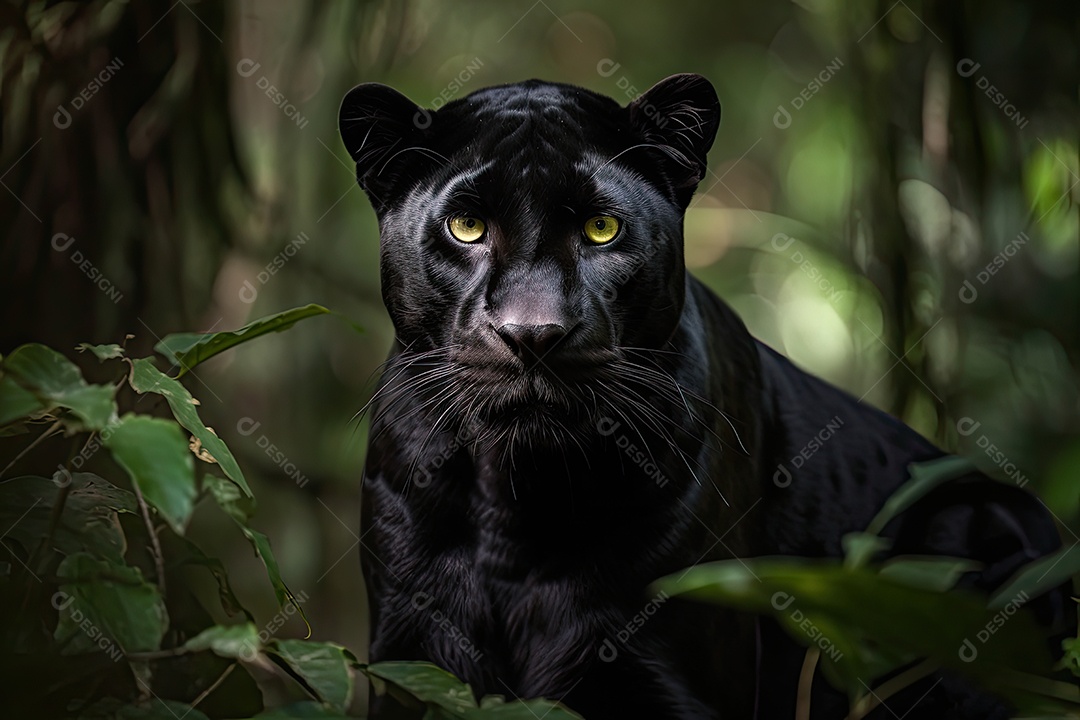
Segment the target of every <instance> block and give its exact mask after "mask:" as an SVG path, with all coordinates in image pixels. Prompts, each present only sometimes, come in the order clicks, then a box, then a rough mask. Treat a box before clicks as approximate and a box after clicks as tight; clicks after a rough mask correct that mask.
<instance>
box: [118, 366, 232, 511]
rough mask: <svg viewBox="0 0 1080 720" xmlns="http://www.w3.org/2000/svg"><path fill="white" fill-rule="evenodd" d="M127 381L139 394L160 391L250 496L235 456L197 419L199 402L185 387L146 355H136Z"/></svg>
mask: <svg viewBox="0 0 1080 720" xmlns="http://www.w3.org/2000/svg"><path fill="white" fill-rule="evenodd" d="M129 382H130V383H131V387H132V388H134V389H135V392H138V393H140V394H141V393H148V392H152V393H157V394H159V395H163V396H164V397H165V400H166V401H168V403H169V408H170V409H171V410H172V414H173V417H175V418H176V421H177V422H179V423H180V424H181V425H183V426H184V428H185V429H186V430H187V431H188V432H190V433H191V434H192V435H194V436H195V438H196V439H198V441H199V443H200V444H201V445H202V449H203V450H206V451H207V452H208V453H209V454H210V455H211V456H212V457H213V458H214V460H216V461H217V464H218V465H220V466H221V469H222V470H223V471H224V472H225V474H226V475H228V476H229V478H230V479H232V480H233V482H235V483H236V484H237V485H239V486H240V488H241V489H242V490H243V491H244V494H245V495H247V496H248V497H252V494H251V488H249V487H248V484H247V481H246V480H245V479H244V473H243V472H241V470H240V466H239V465H238V464H237V462H236V458H235V457H233V454H232V452H231V451H230V450H229V448H228V447H227V446H226V445H225V442H224V441H223V440H222V439H221V438H219V437H218V436H217V435H215V434H214V432H213V431H212V430H210V428H208V427H206V425H204V424H203V422H202V420H200V419H199V412H198V411H197V410H196V409H195V407H196V405H197V404H198V403H197V401H196V400H195V398H193V397H192V396H191V393H189V392H188V390H187V388H185V387H184V386H183V385H181V384H180V383H179V382H178V381H176V380H174V379H173V378H171V377H169V376H168V375H165V374H164V373H162V372H161V371H160V370H158V369H157V368H156V367H154V364H153V363H152V362H151V361H150V360H149V359H147V358H139V359H138V360H135V361H134V362H133V363H132V364H131V377H130V378H129Z"/></svg>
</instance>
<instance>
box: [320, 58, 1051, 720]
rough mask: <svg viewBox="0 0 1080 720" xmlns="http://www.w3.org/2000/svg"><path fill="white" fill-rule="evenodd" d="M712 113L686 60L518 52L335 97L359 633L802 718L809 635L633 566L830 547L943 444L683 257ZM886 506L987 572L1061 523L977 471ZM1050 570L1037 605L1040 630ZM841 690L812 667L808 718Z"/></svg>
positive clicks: (379, 649) (570, 698) (388, 642)
mask: <svg viewBox="0 0 1080 720" xmlns="http://www.w3.org/2000/svg"><path fill="white" fill-rule="evenodd" d="M719 122H720V104H719V101H718V99H717V96H716V93H715V91H714V90H713V88H712V86H711V84H710V83H709V82H708V81H707V80H705V79H704V78H703V77H701V76H698V75H692V74H684V75H676V76H673V77H670V78H667V79H666V80H664V81H662V82H660V83H659V84H657V85H656V86H654V87H653V88H651V89H650V90H649V91H648V92H646V93H645V94H643V95H642V96H641V97H639V98H638V99H637V100H635V101H633V102H631V103H630V104H629V105H628V106H626V107H622V106H620V105H619V104H617V103H616V102H615V101H613V100H611V99H609V98H607V97H604V96H602V95H598V94H596V93H593V92H590V91H588V90H584V89H582V88H578V87H573V86H569V85H562V84H555V83H547V82H540V81H536V80H531V81H528V82H522V83H518V84H513V85H505V86H501V87H492V88H486V89H482V90H479V91H477V92H474V93H472V94H470V95H468V96H466V97H464V98H462V99H460V100H456V101H453V102H450V103H448V104H446V105H445V106H444V107H442V108H441V109H439V110H438V111H428V110H423V109H421V108H419V107H418V106H417V105H415V104H414V103H412V102H411V101H409V100H408V99H407V98H406V97H404V96H403V95H401V94H400V93H398V92H397V91H395V90H393V89H391V88H389V87H387V86H384V85H379V84H364V85H360V86H358V87H356V88H354V89H353V90H352V91H350V92H349V93H348V95H347V96H346V97H345V99H344V102H343V104H342V107H341V113H340V130H341V135H342V138H343V139H344V143H345V146H346V147H347V149H348V151H349V153H350V155H351V156H352V158H353V159H354V160H355V162H356V169H357V178H358V181H359V183H360V185H361V186H362V187H363V188H364V190H365V191H366V192H367V194H368V196H369V198H370V200H371V202H372V204H373V206H374V208H375V210H376V213H377V216H378V221H379V227H380V232H381V280H382V293H383V299H384V301H385V304H386V308H387V310H388V311H389V314H390V318H391V319H392V321H393V325H394V329H395V332H396V339H395V342H394V346H393V349H392V352H391V355H390V359H389V360H388V361H387V363H386V365H385V367H384V368H383V372H382V376H381V381H380V383H379V387H378V390H377V391H376V394H375V396H374V398H373V400H372V402H371V404H370V411H371V418H372V419H371V428H370V441H369V450H368V455H367V460H366V467H365V473H364V481H363V511H362V523H363V528H362V529H363V533H364V534H363V548H362V566H363V570H364V575H365V580H366V583H367V591H368V598H369V604H370V613H371V647H370V659H371V660H372V661H381V660H428V661H431V662H434V663H436V664H438V665H440V666H442V667H444V668H446V669H448V670H450V671H451V672H453V673H455V674H456V675H458V676H459V677H461V678H462V679H464V680H466V681H468V682H469V683H470V684H471V685H472V687H473V689H474V690H475V691H476V692H477V694H478V695H482V694H489V693H497V694H501V695H505V696H508V697H513V696H517V697H523V698H528V697H539V696H542V697H547V698H550V699H554V700H561V701H562V702H563V703H564V704H566V705H567V706H568V707H570V708H572V709H573V710H575V711H577V712H579V713H581V714H582V715H583V716H584V717H585V718H588V719H590V720H592V719H597V718H624V717H630V718H637V717H642V718H645V717H647V718H725V719H727V718H738V719H743V718H753V717H757V718H790V717H794V706H795V693H796V685H797V680H798V675H799V667H800V664H801V662H802V657H803V652H804V651H803V649H802V648H801V647H799V646H798V645H796V644H795V643H794V642H792V641H790V640H788V639H787V638H786V637H785V636H784V634H783V633H782V632H781V631H780V629H779V627H778V626H776V625H774V624H772V623H771V622H766V621H758V620H755V619H754V618H753V617H750V616H747V615H743V614H738V613H734V612H729V611H724V610H718V609H716V608H713V607H711V606H706V605H704V604H697V603H691V602H686V601H680V600H678V599H667V598H665V597H650V596H649V595H648V593H647V592H646V588H647V587H648V585H649V584H650V583H651V582H652V581H653V580H655V579H657V578H659V577H661V576H663V575H665V574H668V573H672V572H675V571H678V570H680V569H682V568H686V567H688V566H691V565H694V564H696V563H701V562H705V561H710V560H719V559H725V558H746V557H753V556H762V555H771V554H785V555H801V556H808V557H824V556H838V555H840V554H841V546H840V538H841V537H842V536H843V535H844V534H845V533H847V532H850V531H854V530H859V529H862V528H863V527H865V526H866V524H867V523H868V522H869V521H870V519H871V518H872V517H873V515H874V513H875V512H876V511H877V510H878V509H879V508H880V506H881V504H882V502H883V500H884V499H885V498H886V497H887V496H888V495H889V494H890V493H891V492H892V491H893V490H895V489H896V488H897V487H898V485H900V484H901V483H902V482H903V481H904V480H906V479H907V473H908V469H907V468H908V465H909V464H910V463H913V462H919V461H925V460H930V459H933V458H937V457H941V456H942V455H943V452H942V451H941V450H939V449H938V448H936V447H934V446H933V445H932V444H931V443H930V442H928V441H927V440H925V439H923V438H922V437H921V436H920V435H919V434H917V433H916V432H915V431H913V430H911V429H910V428H908V427H907V426H905V425H903V424H902V423H901V422H899V421H898V420H896V419H894V418H892V417H890V416H889V415H887V414H885V413H883V412H880V411H878V410H876V409H873V408H871V407H869V406H866V405H863V404H861V403H859V402H858V401H856V400H855V399H854V398H852V397H851V396H849V395H848V394H846V393H844V392H842V391H840V390H838V389H836V388H834V387H832V386H830V385H828V384H826V383H825V382H823V381H821V380H818V379H816V378H814V377H811V376H810V375H808V374H806V373H804V372H802V371H801V370H799V369H798V368H796V367H795V366H794V365H792V364H791V363H790V362H789V361H788V360H786V359H785V358H784V357H782V356H781V355H779V354H778V353H776V352H774V351H773V350H771V349H769V348H768V347H766V346H765V345H763V344H761V343H760V342H758V341H756V340H754V338H752V337H751V336H750V334H749V333H748V332H747V330H746V328H745V327H744V325H743V323H742V322H741V321H740V320H739V318H738V317H736V315H735V314H734V313H733V312H732V311H731V310H730V309H729V308H728V307H727V306H726V305H725V304H724V303H723V302H722V301H721V300H720V299H719V298H717V296H716V295H714V294H713V293H712V292H710V291H709V290H708V289H707V288H706V287H705V286H704V285H702V284H701V283H700V282H699V281H697V280H696V279H694V278H693V277H692V276H691V275H689V274H688V273H687V271H686V268H685V265H684V261H683V247H682V223H683V214H684V212H685V210H686V208H687V205H688V203H689V202H690V199H691V197H692V195H693V193H694V192H695V189H696V187H697V185H698V183H699V181H701V180H702V179H703V178H704V177H705V173H706V153H707V151H708V150H709V148H710V146H711V145H712V142H713V138H714V136H715V134H716V131H717V128H718V126H719ZM829 436H831V437H829ZM813 442H816V443H817V444H818V446H819V447H818V448H817V449H816V451H815V452H813V453H810V452H808V451H806V450H805V448H806V447H808V446H810V444H811V443H813ZM796 456H800V457H802V458H803V460H804V461H800V462H796V463H792V462H791V459H792V458H794V457H796ZM796 465H798V467H797V468H796V467H795V466H796ZM889 534H890V535H891V537H892V538H893V539H894V552H896V553H919V554H925V553H946V554H950V555H961V556H965V557H970V558H974V559H975V560H978V561H980V562H982V563H984V564H985V567H984V570H982V571H981V572H979V573H972V574H970V575H969V576H968V578H967V580H966V581H967V582H968V584H970V585H973V586H975V587H978V588H981V589H984V590H989V589H992V588H993V587H994V586H996V585H997V584H999V583H1000V582H1002V581H1003V580H1004V579H1006V578H1007V577H1008V576H1009V574H1010V573H1011V572H1012V571H1014V570H1015V569H1016V568H1017V567H1019V566H1020V565H1021V564H1023V563H1025V562H1027V561H1030V560H1032V559H1034V558H1036V557H1039V556H1041V555H1043V554H1046V553H1048V552H1051V551H1052V550H1054V549H1055V548H1057V547H1058V545H1059V538H1058V535H1057V532H1056V530H1055V528H1054V526H1053V524H1052V522H1051V521H1050V519H1049V518H1048V517H1047V515H1046V513H1045V511H1044V509H1043V507H1042V506H1041V505H1040V504H1039V503H1038V501H1037V500H1035V499H1034V498H1033V497H1031V496H1029V495H1028V494H1026V493H1024V492H1022V491H1020V490H1018V489H1016V488H1012V487H1005V486H1003V485H998V484H993V483H991V482H990V481H989V480H986V479H983V478H979V477H975V476H972V477H967V478H964V479H963V480H961V481H958V482H957V483H954V484H953V485H949V486H946V487H944V488H942V489H941V490H939V491H936V492H935V493H933V494H931V495H930V496H928V497H927V498H924V499H923V500H922V501H920V502H919V503H918V504H917V505H916V506H915V507H913V508H912V509H910V510H909V511H908V512H907V513H905V515H904V516H903V517H901V518H900V519H898V520H897V521H896V522H894V523H892V524H891V525H890V527H889ZM1066 599H1067V598H1065V596H1064V595H1063V594H1060V593H1059V594H1058V595H1054V596H1047V597H1045V598H1043V599H1042V600H1041V601H1040V603H1039V604H1037V608H1036V609H1037V610H1038V612H1039V613H1040V618H1041V620H1042V621H1043V622H1044V623H1046V624H1047V625H1048V626H1051V627H1055V628H1057V629H1058V630H1060V629H1061V627H1062V626H1064V625H1065V624H1067V623H1068V620H1067V619H1066V616H1067V615H1068V613H1067V612H1066V604H1065V602H1066ZM643 613H645V614H644V615H643ZM628 627H632V628H633V632H629V631H627V630H626V628H628ZM620 631H624V632H623V634H622V635H620V634H619V633H620ZM616 639H618V642H616ZM931 687H933V691H932V692H930V693H929V694H928V695H927V696H926V697H924V698H921V697H920V696H922V695H923V694H924V693H925V691H926V690H928V689H929V688H931ZM916 703H917V709H916V710H915V711H913V713H912V714H911V716H910V717H912V718H997V717H1007V710H1006V708H1004V707H1003V706H1002V705H1001V704H999V703H998V702H997V701H996V700H994V699H993V698H991V697H989V696H986V695H982V694H979V693H977V692H974V691H972V690H970V689H969V688H968V687H967V686H965V685H964V684H963V683H962V682H960V681H959V680H957V679H955V678H951V677H950V678H946V680H945V681H944V682H940V683H936V684H934V685H931V681H930V680H929V679H928V680H927V681H926V682H925V683H923V684H920V685H917V686H915V687H913V688H912V689H911V692H910V693H907V694H901V695H898V696H896V697H894V698H893V699H891V700H890V702H889V703H888V705H889V712H895V713H896V714H897V715H898V716H900V715H903V714H904V713H905V712H906V711H907V710H908V708H910V707H911V706H913V705H916ZM846 709H847V704H846V698H844V697H842V696H841V695H840V694H839V693H838V692H836V691H833V690H832V689H831V688H829V687H827V685H826V684H825V683H824V682H820V683H817V684H816V685H815V691H814V696H813V704H812V710H813V712H814V717H821V718H840V717H843V716H844V715H845V713H846ZM391 710H392V709H391V708H390V707H389V705H379V703H376V706H375V708H374V712H375V713H376V714H377V715H380V714H381V716H390V714H391ZM885 713H886V710H885V709H881V708H879V710H878V711H877V714H876V715H872V717H888V715H887V714H885Z"/></svg>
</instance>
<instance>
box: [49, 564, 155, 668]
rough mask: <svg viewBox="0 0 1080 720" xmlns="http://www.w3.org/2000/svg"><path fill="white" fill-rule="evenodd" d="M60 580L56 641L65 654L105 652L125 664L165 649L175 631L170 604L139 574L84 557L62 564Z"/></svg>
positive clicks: (57, 596)
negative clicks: (131, 656)
mask: <svg viewBox="0 0 1080 720" xmlns="http://www.w3.org/2000/svg"><path fill="white" fill-rule="evenodd" d="M57 575H58V577H59V578H60V588H59V592H57V593H56V594H55V595H54V596H53V598H52V602H53V606H54V607H56V608H57V609H58V610H59V611H60V619H59V621H58V623H57V625H56V631H55V633H54V638H55V639H56V641H57V642H58V643H60V644H61V645H62V646H63V648H62V650H61V652H62V653H63V654H65V655H72V654H79V653H86V652H94V651H104V652H105V653H106V654H107V655H109V656H111V657H113V659H114V660H119V659H120V658H121V657H122V654H121V653H134V652H149V651H152V650H158V649H160V647H161V638H162V636H164V634H165V631H166V630H167V629H168V627H169V620H168V616H167V614H166V612H165V603H164V602H162V599H161V595H160V594H159V593H158V589H157V587H156V586H154V585H151V584H149V583H147V582H146V581H145V580H144V579H143V577H142V573H141V572H139V569H138V568H133V567H129V566H127V565H122V564H119V563H115V562H109V561H106V560H99V559H97V558H95V557H92V556H91V555H88V554H86V553H78V554H76V555H72V556H70V557H68V558H66V559H65V560H64V561H63V562H62V563H60V567H59V569H58V570H57Z"/></svg>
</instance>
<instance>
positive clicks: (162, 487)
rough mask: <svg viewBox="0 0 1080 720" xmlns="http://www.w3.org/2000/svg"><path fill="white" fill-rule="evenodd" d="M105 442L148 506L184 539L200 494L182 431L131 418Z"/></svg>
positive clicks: (151, 420) (160, 422) (148, 419)
mask: <svg viewBox="0 0 1080 720" xmlns="http://www.w3.org/2000/svg"><path fill="white" fill-rule="evenodd" d="M104 440H105V445H106V447H108V448H109V450H110V451H111V452H112V454H113V457H114V458H116V462H117V463H119V464H120V466H121V467H123V468H124V469H125V470H127V472H128V475H130V476H131V480H132V482H133V483H135V484H136V485H137V486H138V488H139V490H140V491H142V494H143V497H144V498H146V502H147V503H149V504H150V505H152V506H153V507H155V508H157V510H158V512H159V513H161V516H162V517H163V518H165V521H166V522H168V523H169V526H170V527H171V528H172V529H173V531H175V532H176V534H177V535H183V534H184V527H185V526H186V525H187V521H188V519H189V518H190V517H191V512H192V510H193V509H194V501H195V494H196V492H195V463H194V460H193V459H192V456H191V453H190V452H189V451H188V444H187V441H186V440H185V439H184V435H183V433H181V432H180V428H178V427H177V426H176V425H175V424H174V423H171V422H169V421H167V420H160V419H158V418H152V417H148V416H146V415H133V414H128V415H125V416H124V417H123V418H121V419H120V421H119V422H118V423H117V424H116V425H115V426H114V427H113V428H112V430H111V431H110V432H109V434H108V436H107V437H105V438H104Z"/></svg>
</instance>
